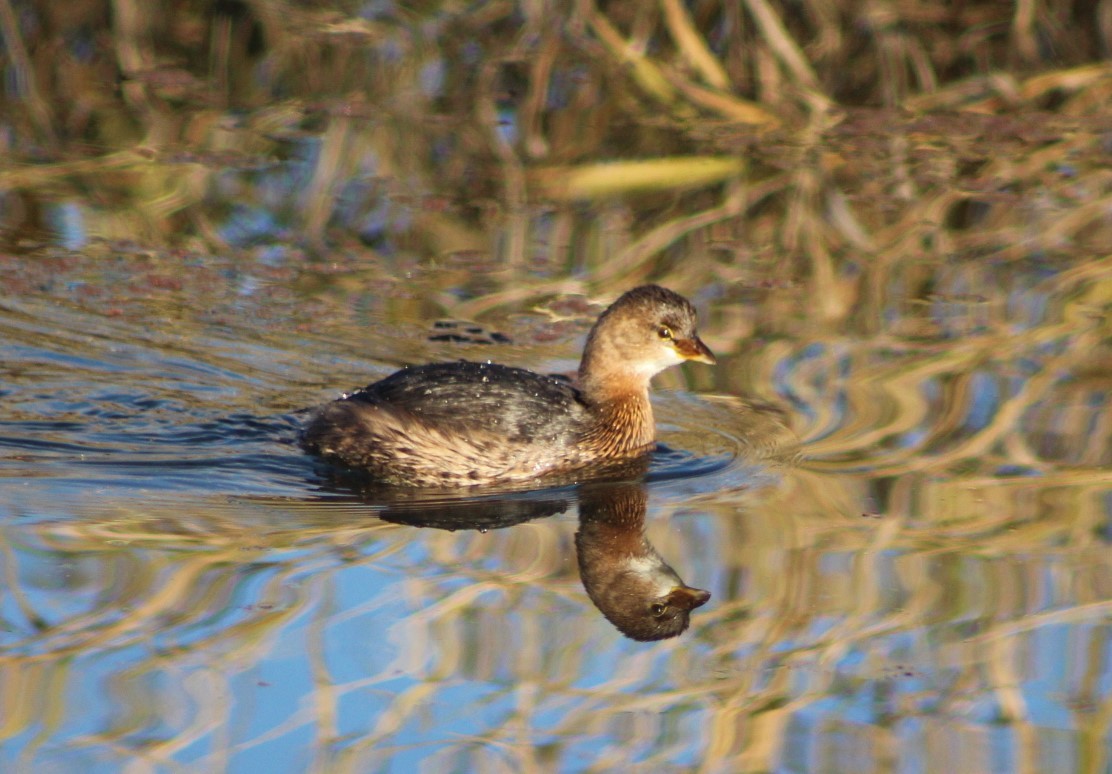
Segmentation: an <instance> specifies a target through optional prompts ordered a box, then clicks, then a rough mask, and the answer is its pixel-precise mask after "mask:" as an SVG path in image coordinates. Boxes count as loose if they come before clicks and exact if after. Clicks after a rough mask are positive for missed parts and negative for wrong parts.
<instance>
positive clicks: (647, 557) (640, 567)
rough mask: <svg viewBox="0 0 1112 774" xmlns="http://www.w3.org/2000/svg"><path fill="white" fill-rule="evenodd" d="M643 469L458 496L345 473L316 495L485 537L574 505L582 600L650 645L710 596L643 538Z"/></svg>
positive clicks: (635, 466)
mask: <svg viewBox="0 0 1112 774" xmlns="http://www.w3.org/2000/svg"><path fill="white" fill-rule="evenodd" d="M665 451H666V452H669V453H671V452H670V450H665ZM672 462H673V463H674V460H673V461H672ZM651 466H652V459H651V458H648V459H642V460H638V461H634V462H631V463H628V464H626V465H624V466H622V467H620V468H615V469H612V470H609V471H607V475H606V476H605V477H603V478H599V479H593V480H591V481H589V482H575V481H566V482H562V481H546V483H548V484H550V486H547V487H545V488H543V489H528V490H526V489H521V490H512V489H506V490H501V491H491V490H490V489H489V488H486V489H483V490H480V491H476V492H470V493H467V494H463V495H461V494H460V493H459V490H455V491H451V490H445V491H435V490H402V489H399V488H397V487H385V486H381V485H376V484H375V483H374V482H372V481H369V480H367V479H366V478H365V477H360V476H359V475H358V474H356V473H353V472H350V471H328V474H327V475H328V484H327V486H322V487H321V489H322V491H326V492H329V493H330V494H331V496H332V497H336V496H339V495H340V494H341V493H343V492H345V491H346V493H347V496H348V502H349V503H350V502H352V501H353V500H357V501H361V502H362V503H363V504H365V505H366V506H367V507H368V508H369V509H370V511H371V512H372V513H373V515H374V517H376V518H378V519H381V520H383V521H387V522H391V523H394V524H401V525H406V526H410V527H417V528H423V529H441V530H450V531H456V530H479V531H482V532H486V531H488V530H492V529H504V528H509V527H513V526H515V525H518V524H522V523H525V522H529V521H533V520H536V519H542V518H546V517H550V516H555V515H558V514H561V513H565V512H568V511H570V510H571V509H572V508H577V509H578V516H579V528H578V530H577V531H576V535H575V550H576V560H577V563H578V566H579V573H580V580H581V581H582V583H583V586H584V589H585V590H586V592H587V596H588V597H589V598H590V599H591V601H592V602H593V603H594V605H595V606H596V607H597V608H598V610H599V611H600V612H601V613H602V614H603V616H604V617H605V618H606V619H607V620H608V621H610V623H612V624H613V625H614V626H615V627H616V628H617V629H618V631H620V632H621V633H622V634H624V635H625V636H627V637H629V638H631V639H634V640H640V641H651V640H660V639H666V638H670V637H676V636H678V635H679V634H681V633H682V632H683V631H685V630H686V629H687V628H688V625H689V623H690V614H691V611H692V610H693V609H695V608H697V607H700V606H702V605H703V604H705V603H706V602H707V600H709V599H710V593H709V592H707V591H704V590H702V589H698V588H694V587H691V586H688V585H687V584H686V583H684V581H683V580H682V579H681V578H680V576H679V575H678V574H677V573H676V571H675V570H674V569H673V568H672V567H671V566H670V565H669V564H668V563H667V562H666V561H665V560H664V558H663V557H662V556H661V555H660V554H659V553H658V552H657V551H656V549H655V548H654V547H653V545H652V543H650V542H649V540H648V538H647V536H646V533H645V516H646V514H647V512H648V502H649V492H650V489H651V486H650V484H649V483H648V478H649V476H648V473H649V470H650V468H651ZM709 467H710V468H711V469H717V468H718V467H720V466H719V465H718V464H717V463H714V464H711V465H710V466H709ZM682 475H685V474H684V473H681V470H680V469H678V468H673V469H670V470H668V471H667V472H666V471H657V478H656V480H657V481H665V480H668V479H669V477H671V478H676V477H681V476H682ZM686 475H691V471H690V470H688V471H687V472H686ZM534 486H535V483H534Z"/></svg>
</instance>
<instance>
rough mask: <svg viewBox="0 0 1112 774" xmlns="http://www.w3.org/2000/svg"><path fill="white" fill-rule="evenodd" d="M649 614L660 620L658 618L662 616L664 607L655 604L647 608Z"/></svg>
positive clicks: (657, 603)
mask: <svg viewBox="0 0 1112 774" xmlns="http://www.w3.org/2000/svg"><path fill="white" fill-rule="evenodd" d="M649 612H650V613H652V614H653V617H654V618H660V616H662V615H664V605H662V604H660V603H659V602H656V603H654V604H653V606H652V607H650V608H649Z"/></svg>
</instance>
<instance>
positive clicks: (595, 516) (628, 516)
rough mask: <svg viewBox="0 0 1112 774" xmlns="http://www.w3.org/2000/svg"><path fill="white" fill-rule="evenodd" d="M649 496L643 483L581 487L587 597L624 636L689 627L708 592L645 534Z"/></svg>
mask: <svg viewBox="0 0 1112 774" xmlns="http://www.w3.org/2000/svg"><path fill="white" fill-rule="evenodd" d="M647 510H648V495H647V493H646V492H645V487H644V486H643V485H641V484H633V483H623V484H613V485H607V484H599V485H585V486H584V487H582V488H581V489H580V490H579V530H578V531H577V532H576V533H575V547H576V551H577V555H578V558H579V577H580V578H581V579H582V581H583V587H584V588H585V589H586V590H587V596H589V597H590V598H591V601H592V602H594V603H595V606H596V607H597V608H598V609H599V610H600V611H601V612H602V614H603V615H604V616H606V619H607V620H608V621H610V623H612V624H614V626H616V627H617V628H618V631H620V632H621V633H622V634H624V635H625V636H627V637H630V638H632V639H635V640H642V641H646V640H663V639H667V638H668V637H675V636H677V635H679V634H681V633H682V632H683V631H684V630H685V629H687V626H688V624H689V623H690V618H691V611H692V610H694V609H695V608H697V607H699V606H701V605H704V604H706V602H707V600H708V599H710V592H709V591H704V590H703V589H696V588H692V587H691V586H688V585H686V584H685V583H684V582H683V580H681V579H680V576H679V575H677V574H676V571H675V570H673V569H672V568H671V566H670V565H669V564H668V563H667V562H665V561H664V559H663V558H661V556H660V554H659V553H657V551H656V549H655V548H653V546H652V544H651V543H650V542H649V540H648V537H646V535H645V512H646V511H647Z"/></svg>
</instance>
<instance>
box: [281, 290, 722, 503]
mask: <svg viewBox="0 0 1112 774" xmlns="http://www.w3.org/2000/svg"><path fill="white" fill-rule="evenodd" d="M684 360H696V361H699V362H703V363H714V362H715V360H714V355H713V354H711V351H710V350H709V349H707V347H706V345H705V344H703V342H702V341H701V340H700V339H699V336H698V334H697V332H696V329H695V310H694V309H693V308H692V306H691V304H690V303H688V301H687V300H686V299H685V298H684V297H683V296H680V295H679V294H677V293H674V292H672V291H670V290H666V289H665V288H662V287H659V286H657V285H643V286H641V287H638V288H634V289H633V290H630V291H629V292H627V293H625V294H624V295H622V296H621V297H620V298H618V300H617V301H615V302H614V303H613V304H612V305H611V306H610V307H609V308H608V309H607V310H606V311H605V312H603V314H602V315H601V316H600V317H599V319H598V321H597V322H596V323H595V325H594V327H593V328H592V329H591V333H590V334H589V335H588V337H587V343H586V345H585V347H584V350H583V358H582V361H581V362H580V365H579V376H578V386H573V385H572V384H571V383H569V382H568V381H566V380H564V379H560V378H557V377H552V376H544V375H541V374H536V373H533V372H531V371H526V370H524V369H521V368H511V367H508V366H502V365H496V364H493V363H470V362H466V361H460V362H456V363H434V364H431V365H424V366H417V367H413V368H404V369H402V370H401V371H398V372H397V373H395V374H392V375H391V376H388V377H387V378H385V379H383V380H382V381H379V382H375V383H374V384H371V385H369V386H368V387H365V388H363V389H362V390H359V391H357V392H355V393H353V394H351V395H349V396H346V397H344V398H342V399H340V400H337V401H333V402H332V403H328V404H326V405H325V406H323V407H321V408H320V409H318V410H317V411H316V412H315V413H314V415H313V416H312V418H311V419H310V420H309V422H308V424H307V425H306V427H305V431H304V433H303V435H302V446H303V447H304V448H305V449H306V450H307V451H309V452H312V453H314V454H318V455H320V456H321V457H323V458H325V459H327V460H329V461H332V462H337V463H340V464H342V465H346V466H348V467H351V468H356V469H361V470H365V471H367V472H368V473H369V474H370V475H371V476H372V477H374V478H375V479H377V480H379V481H382V482H383V483H390V484H397V485H409V486H445V485H473V484H489V483H511V482H519V481H524V480H528V479H532V478H538V477H541V476H545V475H552V474H567V473H569V472H573V471H583V473H584V475H587V474H588V473H589V474H591V475H594V474H597V473H602V472H605V470H606V468H607V464H608V463H619V464H620V463H623V462H627V461H629V460H630V459H633V458H636V457H639V456H641V455H644V454H646V453H647V452H649V451H651V450H652V448H653V443H654V438H655V424H654V422H653V413H652V405H651V404H650V403H649V393H648V389H649V381H650V379H651V378H652V377H653V375H655V374H657V373H659V372H660V371H662V370H664V369H665V368H667V367H669V366H671V365H675V364H677V363H681V362H683V361H684Z"/></svg>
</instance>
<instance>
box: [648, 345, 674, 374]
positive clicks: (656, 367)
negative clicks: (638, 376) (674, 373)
mask: <svg viewBox="0 0 1112 774" xmlns="http://www.w3.org/2000/svg"><path fill="white" fill-rule="evenodd" d="M682 362H683V358H682V357H680V353H679V352H676V351H675V350H674V349H668V350H665V351H663V352H661V353H660V356H659V357H658V358H656V359H655V360H650V361H647V362H646V363H645V364H644V365H642V366H641V368H640V369H639V370H640V371H641V373H642V374H644V375H646V376H653V375H655V374H658V373H660V372H661V371H663V370H664V369H665V368H669V367H671V366H674V365H679V364H680V363H682Z"/></svg>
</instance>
